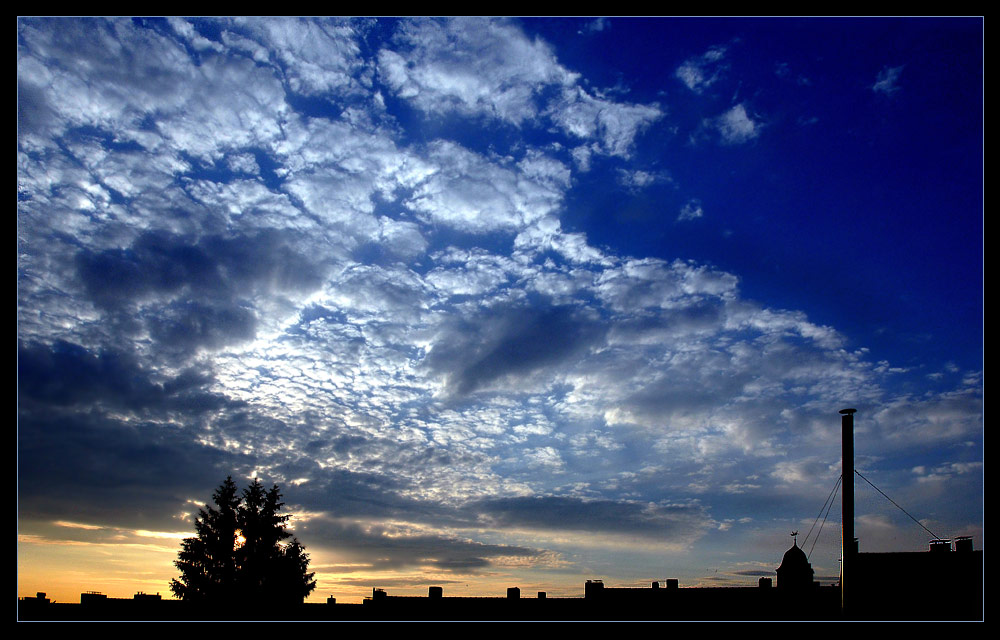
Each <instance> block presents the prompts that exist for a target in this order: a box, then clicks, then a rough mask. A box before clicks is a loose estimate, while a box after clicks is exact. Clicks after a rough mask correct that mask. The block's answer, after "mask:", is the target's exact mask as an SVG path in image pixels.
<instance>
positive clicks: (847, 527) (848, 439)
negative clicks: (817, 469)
mask: <svg viewBox="0 0 1000 640" xmlns="http://www.w3.org/2000/svg"><path fill="white" fill-rule="evenodd" d="M856 412H857V409H842V410H841V411H840V415H841V419H840V446H841V455H840V470H841V485H842V486H841V488H840V496H841V507H840V508H841V513H842V518H843V533H842V535H841V555H840V606H841V609H843V610H846V609H847V583H848V582H849V580H848V572H849V571H848V568H849V567H851V565H852V564H853V560H854V552H855V550H856V547H855V546H854V414H855V413H856Z"/></svg>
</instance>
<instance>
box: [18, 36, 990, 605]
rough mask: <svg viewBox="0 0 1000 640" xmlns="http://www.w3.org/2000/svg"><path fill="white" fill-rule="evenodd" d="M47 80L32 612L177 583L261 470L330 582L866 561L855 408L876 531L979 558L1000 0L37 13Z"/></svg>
mask: <svg viewBox="0 0 1000 640" xmlns="http://www.w3.org/2000/svg"><path fill="white" fill-rule="evenodd" d="M17 83H18V116H17V117H18V120H17V143H18V153H17V183H18V202H17V341H18V356H17V367H18V396H17V398H18V408H17V452H18V453H17V480H18V516H17V517H18V593H19V595H32V594H34V593H35V592H36V591H45V592H47V593H48V594H49V597H50V598H54V599H56V600H57V601H63V602H66V601H71V602H75V601H78V599H79V594H80V593H81V592H83V591H87V590H97V591H102V592H104V593H107V594H109V595H110V596H113V597H131V595H132V594H133V593H135V592H137V591H145V592H147V593H156V592H159V593H161V594H163V595H167V594H168V593H169V588H168V583H169V580H170V579H171V578H173V577H176V576H177V575H178V572H177V570H176V569H175V568H174V566H173V561H174V560H175V559H176V557H177V552H178V550H179V549H180V542H181V540H182V539H183V538H184V537H188V536H191V535H193V533H194V517H195V516H196V514H197V510H198V508H199V507H200V506H201V505H203V504H204V503H205V502H207V501H209V499H210V497H211V495H212V492H213V490H214V489H215V488H216V487H217V486H218V485H219V484H220V483H221V481H222V480H223V479H224V478H225V477H226V476H227V475H232V476H233V477H234V479H236V480H237V482H238V483H239V484H240V485H241V486H245V485H246V484H247V483H248V482H249V479H252V478H255V477H257V478H260V479H261V480H262V481H263V482H264V483H265V484H270V483H278V484H279V485H280V486H281V488H282V491H283V494H284V500H285V502H286V508H287V509H288V511H289V512H290V513H292V514H294V518H293V520H292V527H293V528H294V533H295V535H296V536H297V537H298V538H299V540H300V541H301V542H302V543H303V544H304V545H305V547H306V550H307V552H308V553H309V555H310V557H311V560H312V562H311V568H312V570H314V571H315V572H316V579H317V581H318V586H317V589H316V590H315V592H314V593H313V594H312V596H310V598H309V600H310V601H324V600H325V599H326V598H327V596H331V595H332V596H334V597H336V598H337V599H338V602H359V601H360V600H361V598H362V597H363V596H365V595H370V594H371V589H372V588H373V587H379V588H384V589H386V590H387V591H388V592H389V593H390V594H394V595H423V594H426V592H427V587H428V586H430V585H437V586H441V587H443V589H444V593H445V595H502V594H503V593H504V592H505V589H506V588H507V587H509V586H519V587H520V588H521V590H522V592H525V593H531V592H533V591H535V590H538V591H547V592H548V594H549V595H551V596H561V595H566V596H571V595H576V596H582V594H583V584H584V582H585V580H587V579H593V578H602V579H604V580H605V582H606V584H609V585H613V586H640V585H645V586H648V585H649V583H650V582H651V581H652V580H665V579H667V578H677V579H679V580H680V583H681V586H695V585H700V586H713V585H714V586H734V585H736V586H740V585H742V586H747V585H755V584H756V582H757V579H758V577H761V576H773V575H774V569H775V568H776V567H777V566H778V564H779V563H780V560H781V556H782V554H783V553H784V551H785V550H787V549H788V548H789V547H790V546H791V544H792V543H793V542H792V538H790V537H789V534H790V533H791V532H792V531H799V532H800V535H799V536H798V544H800V545H802V546H803V547H804V548H805V549H806V550H807V552H809V553H810V561H811V563H812V564H813V567H814V569H815V571H816V576H817V579H819V580H821V581H823V582H832V581H836V579H837V576H838V574H839V562H838V558H839V553H840V551H839V549H840V539H839V525H840V508H839V503H838V505H837V506H835V507H834V508H833V509H832V510H831V511H830V513H829V517H828V518H827V519H826V520H825V522H824V524H823V525H822V527H821V526H820V524H816V522H817V520H819V521H821V522H823V518H822V515H823V514H824V513H825V511H824V510H823V506H824V503H825V502H826V499H827V497H828V496H829V495H830V492H831V491H832V490H833V489H834V486H835V484H836V482H837V479H838V477H839V474H840V416H839V415H838V411H839V410H840V409H843V408H846V407H854V408H857V410H858V413H857V414H856V416H855V423H856V438H855V442H856V444H855V446H856V466H857V468H858V470H859V471H860V472H861V473H863V474H864V476H865V477H866V478H868V479H869V480H870V481H871V482H872V483H874V484H875V485H877V486H878V487H879V488H880V489H881V490H882V491H884V492H885V493H886V494H888V495H889V496H890V497H892V498H893V500H894V501H895V502H897V503H898V504H899V505H901V506H902V507H903V508H905V509H906V511H907V513H909V514H911V515H912V516H913V517H914V518H915V519H916V520H919V523H920V526H918V525H917V524H916V523H915V522H914V521H913V520H911V519H910V518H909V517H908V516H907V515H906V514H904V513H902V512H900V511H899V510H897V509H896V508H895V507H893V506H892V505H891V504H890V503H888V502H887V501H886V500H885V499H884V498H882V497H881V496H879V495H878V494H877V493H876V492H875V491H874V490H872V489H871V488H870V487H869V486H868V485H867V484H866V483H865V482H863V481H862V480H860V479H858V481H857V483H856V486H857V503H856V515H857V535H858V537H859V538H860V546H861V550H862V551H920V550H924V549H926V548H927V541H928V539H929V538H930V537H931V536H930V534H929V533H928V531H930V532H933V534H934V535H935V536H941V537H954V536H958V535H970V536H973V538H974V545H975V547H976V548H982V536H983V521H984V517H983V337H984V326H983V291H984V289H983V257H984V251H983V247H984V244H983V219H984V214H983V22H982V19H981V18H969V19H964V18H963V19H926V18H923V19H891V18H884V19H833V18H827V19H791V18H786V19H775V18H767V19H746V18H744V19H696V18H642V19H640V18H633V19H625V18H599V19H594V18H586V19H584V18H546V19H480V18H462V19H443V18H442V19H363V18H356V19H293V18H255V19H180V18H170V19H145V18H143V19H75V18H72V19H70V18H67V19H49V18H42V19H35V18H22V19H18V21H17ZM813 526H815V528H814V529H813V534H812V536H810V537H809V538H806V536H805V534H806V533H807V532H808V531H809V530H810V528H811V527H813ZM921 526H922V527H925V528H926V530H925V529H922V528H921ZM820 529H822V530H821V531H820V533H819V535H818V536H816V531H817V530H820Z"/></svg>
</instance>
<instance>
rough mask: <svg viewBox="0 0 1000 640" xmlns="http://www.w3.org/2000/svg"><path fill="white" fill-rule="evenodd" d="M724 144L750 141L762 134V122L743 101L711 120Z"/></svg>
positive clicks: (711, 124)
mask: <svg viewBox="0 0 1000 640" xmlns="http://www.w3.org/2000/svg"><path fill="white" fill-rule="evenodd" d="M709 124H710V126H712V127H713V128H714V129H715V130H716V132H717V133H718V134H719V138H720V141H721V142H722V143H723V144H727V145H735V144H743V143H745V142H749V141H751V140H753V139H754V138H756V137H757V136H758V135H760V127H761V125H760V123H759V122H755V121H754V120H753V119H752V118H751V117H750V115H749V114H748V113H747V110H746V107H745V106H744V105H743V104H742V103H741V104H738V105H736V106H734V107H733V108H732V109H730V110H729V111H727V112H725V113H723V114H722V115H721V116H718V117H717V118H715V119H713V120H711V121H710V123H709Z"/></svg>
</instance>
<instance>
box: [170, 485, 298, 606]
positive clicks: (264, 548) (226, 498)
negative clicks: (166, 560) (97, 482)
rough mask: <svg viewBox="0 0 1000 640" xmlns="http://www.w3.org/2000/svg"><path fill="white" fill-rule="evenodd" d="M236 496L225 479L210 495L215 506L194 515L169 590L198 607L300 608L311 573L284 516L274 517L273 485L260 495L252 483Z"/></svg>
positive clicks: (277, 507) (277, 501)
mask: <svg viewBox="0 0 1000 640" xmlns="http://www.w3.org/2000/svg"><path fill="white" fill-rule="evenodd" d="M236 492H237V487H236V483H235V482H233V479H232V477H228V478H226V480H225V481H224V482H223V483H222V484H221V485H220V486H219V488H218V489H216V490H215V493H214V494H212V501H213V502H214V503H215V505H216V506H215V507H211V506H209V505H205V508H204V509H202V510H200V511H199V513H198V518H197V519H196V520H195V531H196V533H197V537H194V538H186V539H185V540H184V542H183V543H182V544H181V551H180V552H179V553H178V557H177V561H176V562H174V565H175V566H176V567H177V568H178V569H179V570H180V572H181V575H180V577H179V578H177V579H174V580H172V581H171V582H170V589H171V591H173V592H174V595H176V596H177V597H178V598H180V599H182V600H185V601H189V602H195V603H204V604H217V603H240V604H241V605H242V606H246V605H253V604H262V605H263V604H268V605H271V606H273V605H279V606H290V605H296V604H301V603H302V601H303V600H304V599H305V597H306V596H308V595H309V594H310V593H311V592H312V590H313V589H315V588H316V581H315V580H313V576H314V575H315V574H314V573H310V572H309V556H308V555H307V554H306V553H305V548H304V547H303V546H302V544H301V543H300V542H299V541H298V540H297V539H296V538H294V537H292V535H291V534H290V533H289V532H288V531H287V530H286V526H287V525H286V523H287V522H288V518H289V516H288V515H281V514H279V512H280V511H281V508H282V507H283V506H284V503H283V502H281V491H280V490H279V489H278V485H274V486H272V487H271V489H269V490H265V489H264V487H263V485H261V483H260V480H256V479H255V480H254V481H253V482H252V483H251V484H250V486H249V487H247V488H246V489H244V490H243V495H242V497H238V496H237V495H236ZM288 538H292V539H291V541H290V542H285V540H286V539H288Z"/></svg>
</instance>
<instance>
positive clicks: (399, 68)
mask: <svg viewBox="0 0 1000 640" xmlns="http://www.w3.org/2000/svg"><path fill="white" fill-rule="evenodd" d="M395 43H396V45H397V46H396V48H395V49H388V48H386V49H383V50H381V51H380V52H379V70H380V72H381V74H382V77H383V79H384V81H385V82H386V83H387V84H388V85H389V87H390V88H391V89H392V91H393V92H395V93H396V95H398V96H399V97H401V98H404V99H407V100H409V101H411V102H412V103H413V104H414V105H416V106H417V108H419V109H420V110H422V111H424V112H426V113H429V114H434V113H440V112H442V111H444V112H457V113H460V114H463V115H468V116H479V115H485V116H487V117H490V118H495V119H498V120H501V121H503V122H506V123H509V124H512V125H515V126H524V125H531V124H535V125H537V124H539V123H538V122H537V121H538V119H539V118H540V117H541V116H547V117H548V118H549V119H551V121H552V122H554V123H555V124H556V125H557V126H558V127H559V128H560V129H562V130H563V131H564V132H565V133H567V134H569V135H571V136H573V137H575V138H578V139H584V140H593V141H594V142H596V143H597V145H598V146H597V149H599V150H600V151H601V152H602V153H605V154H608V155H612V156H622V157H627V156H628V154H629V151H630V148H631V146H632V144H633V142H634V139H635V137H636V136H637V135H638V134H639V132H641V131H642V130H643V129H644V128H645V127H647V126H648V125H649V124H651V123H652V122H654V121H656V120H657V119H659V118H660V117H661V116H662V112H661V111H660V109H659V106H658V105H655V104H654V105H635V104H625V103H619V102H614V101H612V100H608V99H606V98H604V97H601V96H600V95H596V94H593V93H591V92H589V91H587V90H585V89H583V88H582V87H581V86H579V83H578V81H579V74H576V73H574V72H571V71H569V70H568V69H566V68H565V67H563V66H562V65H560V64H559V62H558V61H557V60H556V57H555V54H554V53H553V52H552V50H551V49H550V48H549V46H548V45H547V44H545V43H544V42H542V41H541V40H534V41H532V40H530V39H529V38H528V37H527V36H526V35H525V34H524V32H523V31H521V30H520V29H518V28H517V27H516V26H514V25H513V24H511V23H508V22H506V21H500V20H485V19H480V18H462V19H452V20H411V21H408V22H406V23H405V24H404V25H403V26H402V27H401V28H400V30H399V32H398V33H397V35H396V37H395ZM543 91H544V92H555V94H556V96H555V97H554V98H552V99H549V102H548V106H547V107H546V108H542V109H540V108H539V105H540V104H544V100H545V99H546V98H545V97H544V96H543ZM576 159H577V162H578V163H580V164H581V165H582V166H584V165H586V160H585V158H583V157H581V156H580V154H579V153H577V154H576Z"/></svg>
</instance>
